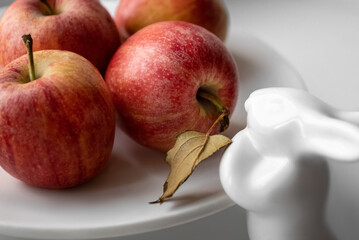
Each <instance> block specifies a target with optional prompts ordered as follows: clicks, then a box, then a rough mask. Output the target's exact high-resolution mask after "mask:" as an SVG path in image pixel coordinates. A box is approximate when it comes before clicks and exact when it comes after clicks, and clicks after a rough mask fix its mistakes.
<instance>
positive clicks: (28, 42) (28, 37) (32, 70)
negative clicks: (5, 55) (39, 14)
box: [22, 34, 36, 82]
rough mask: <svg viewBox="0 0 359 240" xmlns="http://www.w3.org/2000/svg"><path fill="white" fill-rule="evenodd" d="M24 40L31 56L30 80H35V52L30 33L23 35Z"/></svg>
mask: <svg viewBox="0 0 359 240" xmlns="http://www.w3.org/2000/svg"><path fill="white" fill-rule="evenodd" d="M22 40H23V41H24V43H25V46H26V50H27V56H28V58H29V76H30V82H32V81H34V80H35V79H36V78H35V64H34V54H33V49H32V37H31V35H30V34H28V35H23V36H22Z"/></svg>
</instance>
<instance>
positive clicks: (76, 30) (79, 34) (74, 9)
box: [0, 0, 120, 73]
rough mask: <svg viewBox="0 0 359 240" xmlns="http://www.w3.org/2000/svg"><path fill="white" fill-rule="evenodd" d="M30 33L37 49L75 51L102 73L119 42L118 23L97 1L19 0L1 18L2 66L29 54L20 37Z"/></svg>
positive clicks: (0, 51) (0, 46)
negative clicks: (116, 23)
mask: <svg viewBox="0 0 359 240" xmlns="http://www.w3.org/2000/svg"><path fill="white" fill-rule="evenodd" d="M47 3H48V4H47ZM29 33H30V34H31V35H32V37H33V38H34V39H36V41H35V42H34V50H35V51H37V50H45V49H60V50H68V51H72V52H75V53H78V54H80V55H82V56H83V57H85V58H87V59H88V60H89V61H90V62H92V63H93V64H94V65H95V66H96V67H97V68H98V69H99V70H100V72H101V73H104V72H105V71H106V67H107V64H108V62H109V61H110V59H111V57H112V55H113V53H114V52H115V51H116V49H117V48H118V46H119V45H120V39H119V35H118V31H117V29H116V25H115V23H114V22H113V20H112V18H111V16H110V14H109V13H108V12H107V11H106V9H105V8H104V7H103V6H102V5H101V4H100V2H99V1H97V0H62V1H58V0H57V1H56V0H48V1H47V2H46V0H16V1H15V2H13V3H12V4H11V5H10V6H9V7H8V8H7V10H6V12H5V13H4V15H3V16H2V18H1V20H0V65H2V66H5V65H6V64H8V63H9V62H11V61H12V60H14V59H16V58H18V57H20V56H22V55H24V54H25V53H26V50H25V49H24V47H23V43H22V42H21V36H22V35H24V34H29Z"/></svg>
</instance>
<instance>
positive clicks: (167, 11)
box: [114, 0, 228, 40]
mask: <svg viewBox="0 0 359 240" xmlns="http://www.w3.org/2000/svg"><path fill="white" fill-rule="evenodd" d="M114 19H115V22H116V25H117V27H118V30H119V32H120V35H121V38H122V39H127V38H128V37H129V36H131V35H132V34H134V33H135V32H137V31H138V30H140V29H141V28H143V27H145V26H147V25H150V24H152V23H155V22H161V21H170V20H172V21H185V22H190V23H194V24H197V25H200V26H202V27H204V28H206V29H207V30H209V31H211V32H213V33H214V34H215V35H217V36H218V37H219V38H220V39H222V40H224V39H225V37H226V34H227V25H228V13H227V9H226V7H225V5H224V3H223V2H222V1H221V0H121V1H120V4H119V5H118V7H117V9H116V15H115V18H114Z"/></svg>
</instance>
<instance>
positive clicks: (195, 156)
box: [151, 131, 232, 203]
mask: <svg viewBox="0 0 359 240" xmlns="http://www.w3.org/2000/svg"><path fill="white" fill-rule="evenodd" d="M231 142H232V141H231V139H229V138H227V137H225V136H223V135H213V136H209V134H208V133H207V134H204V133H200V132H196V131H186V132H183V133H182V134H180V135H179V136H178V137H177V140H176V143H175V145H174V147H173V148H172V149H171V150H169V151H168V152H167V157H166V162H167V163H168V164H169V165H170V166H171V171H170V174H169V175H168V177H167V180H166V182H165V184H164V185H163V194H162V196H161V197H160V198H159V199H158V200H157V201H154V202H151V203H162V202H163V201H164V200H165V199H167V198H169V197H171V196H172V195H173V194H174V193H175V192H176V190H177V189H178V188H179V186H180V185H181V184H182V183H184V182H185V181H186V180H187V178H188V177H189V176H190V175H191V174H192V173H193V171H194V169H195V168H196V166H197V165H198V164H199V163H200V162H201V161H203V160H204V159H206V158H208V157H209V156H211V155H212V154H214V153H215V152H217V151H218V150H219V149H220V148H222V147H224V146H227V145H229V144H230V143H231Z"/></svg>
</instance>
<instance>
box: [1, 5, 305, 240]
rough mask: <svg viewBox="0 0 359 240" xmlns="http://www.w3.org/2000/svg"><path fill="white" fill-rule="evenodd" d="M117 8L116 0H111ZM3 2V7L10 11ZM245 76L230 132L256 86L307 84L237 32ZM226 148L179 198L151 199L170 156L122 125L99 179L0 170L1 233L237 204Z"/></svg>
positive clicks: (140, 224)
mask: <svg viewBox="0 0 359 240" xmlns="http://www.w3.org/2000/svg"><path fill="white" fill-rule="evenodd" d="M103 3H104V5H105V6H106V7H107V8H108V9H109V10H110V11H112V12H113V10H114V8H115V6H116V4H117V1H104V2H103ZM3 10H4V8H2V9H0V12H3ZM227 45H228V48H229V50H230V51H231V52H232V53H233V56H234V58H235V60H236V62H237V63H238V68H239V72H240V74H241V79H242V83H241V84H240V86H241V88H240V98H239V100H238V105H237V106H238V107H237V108H236V111H235V112H234V113H233V117H232V122H231V127H230V129H228V130H227V132H226V135H228V136H229V137H232V136H234V134H235V133H236V132H237V131H238V130H240V129H241V128H242V127H243V126H244V124H245V122H244V119H245V118H244V116H243V115H241V114H240V112H242V111H243V103H244V101H245V99H246V98H247V97H248V95H249V94H250V93H251V92H252V91H253V90H255V89H258V88H263V87H272V86H273V87H274V86H285V87H295V88H305V87H304V84H303V82H302V81H301V78H300V77H299V75H298V74H297V72H296V71H295V70H294V69H293V68H292V66H291V65H290V64H288V62H287V61H286V60H285V59H283V58H282V57H281V56H280V55H279V54H277V53H276V52H275V51H274V50H273V49H272V48H271V47H270V46H268V45H266V44H265V43H263V42H262V41H261V40H259V39H257V38H255V37H253V36H251V35H250V34H246V33H243V32H232V33H231V35H230V36H229V39H228V41H227ZM220 157H221V153H217V154H216V155H215V156H213V157H212V158H210V159H209V160H207V161H205V162H203V163H202V164H201V165H200V166H199V167H198V168H197V169H196V171H195V173H194V174H193V176H191V177H190V178H189V180H188V181H187V182H186V183H185V184H184V185H182V187H181V188H180V189H179V191H178V192H177V193H176V194H175V197H174V198H173V200H170V201H168V202H166V203H164V204H162V205H150V204H148V202H149V201H152V200H155V199H157V198H158V197H159V196H160V194H161V191H162V184H163V182H164V181H165V179H166V177H167V174H168V171H169V168H168V166H167V165H166V163H164V161H163V160H164V158H165V155H164V154H162V153H158V152H155V151H152V150H150V149H146V148H144V147H141V146H139V145H137V144H136V143H135V142H133V141H132V140H131V139H129V138H128V137H127V136H125V135H124V134H123V133H122V132H120V131H117V132H116V139H115V145H114V150H113V154H112V158H111V162H110V164H109V166H108V167H107V168H106V169H105V171H104V172H103V173H101V175H100V176H98V177H97V178H95V179H94V180H93V181H91V182H89V183H87V184H84V185H82V186H80V187H76V188H73V189H68V190H60V191H58V190H56V191H55V190H45V189H38V188H33V187H30V186H27V185H25V184H23V183H21V182H19V181H18V180H16V179H14V178H12V177H10V176H9V175H8V174H7V173H6V172H4V171H3V170H0V234H3V235H10V236H17V237H27V238H36V239H40V238H43V239H55V238H57V239H58V238H61V239H66V238H67V239H74V238H79V239H90V238H102V237H112V236H124V235H130V234H136V233H141V232H146V231H152V230H157V229H163V228H166V227H169V226H174V225H178V224H182V223H185V222H188V221H192V220H194V219H198V218H201V217H204V216H207V215H209V214H212V213H215V212H217V211H220V210H222V209H225V208H227V207H229V206H231V205H233V204H232V202H231V201H230V200H229V199H228V198H227V196H226V195H225V193H224V192H223V190H222V187H221V185H220V181H219V178H218V164H219V160H220Z"/></svg>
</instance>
